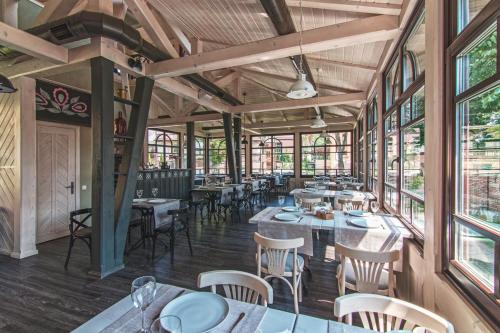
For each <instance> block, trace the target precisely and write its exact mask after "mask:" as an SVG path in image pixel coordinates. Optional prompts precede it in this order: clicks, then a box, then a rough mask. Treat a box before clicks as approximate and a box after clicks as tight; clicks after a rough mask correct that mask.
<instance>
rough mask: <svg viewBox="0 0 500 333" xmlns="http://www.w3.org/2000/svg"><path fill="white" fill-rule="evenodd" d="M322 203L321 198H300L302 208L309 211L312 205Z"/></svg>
mask: <svg viewBox="0 0 500 333" xmlns="http://www.w3.org/2000/svg"><path fill="white" fill-rule="evenodd" d="M320 202H323V198H319V197H318V198H307V197H305V198H302V208H304V209H307V210H311V209H312V207H313V206H314V204H317V203H320Z"/></svg>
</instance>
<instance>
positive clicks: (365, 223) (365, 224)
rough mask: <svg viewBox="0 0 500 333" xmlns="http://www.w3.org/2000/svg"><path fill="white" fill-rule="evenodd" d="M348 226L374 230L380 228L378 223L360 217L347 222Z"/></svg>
mask: <svg viewBox="0 0 500 333" xmlns="http://www.w3.org/2000/svg"><path fill="white" fill-rule="evenodd" d="M348 221H349V223H350V224H352V225H355V226H356V227H360V228H367V229H375V228H379V227H380V222H379V221H377V220H372V219H364V218H362V217H358V218H353V219H350V220H348Z"/></svg>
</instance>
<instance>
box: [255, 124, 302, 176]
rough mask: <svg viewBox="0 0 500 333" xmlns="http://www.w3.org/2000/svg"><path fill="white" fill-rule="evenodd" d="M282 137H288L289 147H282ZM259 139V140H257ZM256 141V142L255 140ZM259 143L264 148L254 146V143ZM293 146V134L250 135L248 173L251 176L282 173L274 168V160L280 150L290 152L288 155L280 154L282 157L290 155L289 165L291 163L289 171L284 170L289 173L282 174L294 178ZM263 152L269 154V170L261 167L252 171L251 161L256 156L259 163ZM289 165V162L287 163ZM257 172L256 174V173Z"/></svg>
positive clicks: (281, 170)
mask: <svg viewBox="0 0 500 333" xmlns="http://www.w3.org/2000/svg"><path fill="white" fill-rule="evenodd" d="M283 136H289V138H288V139H291V140H292V144H291V145H288V146H287V145H283V143H282V140H281V139H280V137H283ZM258 138H260V140H259V139H258ZM256 139H257V140H256ZM257 141H259V143H260V142H262V143H263V144H264V147H261V146H259V145H258V144H257V146H254V143H255V142H257ZM294 146H295V136H294V135H293V133H280V134H272V135H251V136H250V157H251V158H250V173H251V174H275V173H280V174H282V173H283V169H278V168H277V167H276V169H275V168H274V167H275V164H276V162H275V158H276V155H278V154H280V152H279V150H280V149H289V150H290V151H291V152H289V153H281V154H282V155H290V156H291V163H292V168H291V169H286V170H291V173H283V174H285V175H287V176H292V177H294V176H295V151H294ZM264 151H266V152H270V154H269V157H270V159H271V169H270V170H269V169H266V170H264V168H263V167H262V166H261V167H260V168H258V170H255V169H254V166H253V161H254V158H255V157H256V156H258V157H259V161H261V159H262V156H265V154H264ZM289 163H290V162H289ZM261 165H262V163H261ZM256 171H257V172H256Z"/></svg>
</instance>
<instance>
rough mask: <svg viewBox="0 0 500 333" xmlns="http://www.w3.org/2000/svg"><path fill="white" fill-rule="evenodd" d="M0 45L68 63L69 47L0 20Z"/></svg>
mask: <svg viewBox="0 0 500 333" xmlns="http://www.w3.org/2000/svg"><path fill="white" fill-rule="evenodd" d="M0 31H1V33H0V45H3V46H7V47H10V48H11V49H14V50H16V51H19V52H22V53H25V54H28V55H30V56H32V57H35V58H38V59H45V60H48V61H50V62H54V63H58V64H66V63H68V49H67V48H65V47H63V46H60V45H56V44H53V43H50V42H47V41H46V40H44V39H41V38H39V37H36V36H34V35H32V34H29V33H27V32H24V31H22V30H20V29H17V28H14V27H11V26H10V25H8V24H6V23H4V22H0Z"/></svg>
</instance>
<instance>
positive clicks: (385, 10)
mask: <svg viewBox="0 0 500 333" xmlns="http://www.w3.org/2000/svg"><path fill="white" fill-rule="evenodd" d="M286 4H287V5H288V6H290V7H299V6H300V1H299V0H286ZM302 7H303V8H315V9H325V10H335V11H344V12H353V13H367V14H381V15H399V13H400V12H401V6H400V5H395V4H386V3H374V2H360V1H351V0H306V1H302Z"/></svg>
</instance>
